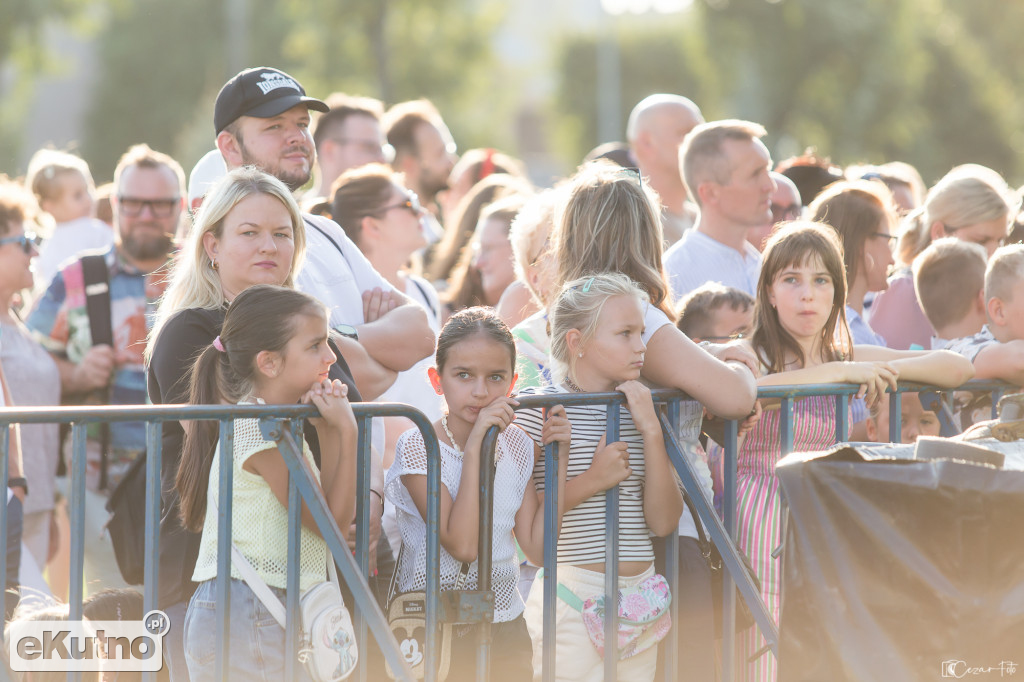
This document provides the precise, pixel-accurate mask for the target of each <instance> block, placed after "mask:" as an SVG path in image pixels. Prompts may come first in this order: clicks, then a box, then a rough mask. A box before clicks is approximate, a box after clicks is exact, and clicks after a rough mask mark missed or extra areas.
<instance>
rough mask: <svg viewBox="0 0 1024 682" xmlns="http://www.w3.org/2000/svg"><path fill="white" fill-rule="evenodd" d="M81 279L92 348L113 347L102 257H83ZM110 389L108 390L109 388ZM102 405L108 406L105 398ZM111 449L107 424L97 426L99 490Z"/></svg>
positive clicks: (106, 273)
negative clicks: (98, 432) (102, 345)
mask: <svg viewBox="0 0 1024 682" xmlns="http://www.w3.org/2000/svg"><path fill="white" fill-rule="evenodd" d="M82 280H83V283H84V284H85V312H86V315H87V316H88V318H89V334H90V336H91V337H92V345H94V346H98V345H100V344H106V345H108V346H110V347H111V348H113V347H114V329H113V322H112V320H111V313H110V269H109V268H108V267H107V260H106V258H104V256H103V255H102V254H90V255H88V256H83V257H82ZM108 390H109V389H108ZM102 402H104V403H109V402H110V401H109V400H106V399H104V400H103V401H102ZM109 450H110V424H109V423H108V422H102V423H101V424H100V480H99V488H100V490H106V489H107V459H108V451H109Z"/></svg>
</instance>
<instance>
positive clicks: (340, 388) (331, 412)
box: [300, 379, 358, 433]
mask: <svg viewBox="0 0 1024 682" xmlns="http://www.w3.org/2000/svg"><path fill="white" fill-rule="evenodd" d="M300 402H301V403H302V404H304V405H309V404H312V405H315V406H316V408H317V409H318V410H320V416H319V417H314V418H312V419H310V420H309V422H310V424H312V425H313V426H314V428H317V429H321V428H325V427H331V428H335V429H337V430H338V431H339V432H341V433H354V432H355V431H356V429H357V428H358V427H357V426H356V417H355V414H353V412H352V404H351V403H350V402H349V401H348V386H346V385H345V384H344V383H342V381H341V380H339V379H335V380H333V381H331V380H329V379H324V380H323V381H319V382H317V383H315V384H313V386H312V387H311V388H310V389H309V390H308V391H306V394H305V395H304V396H302V400H300Z"/></svg>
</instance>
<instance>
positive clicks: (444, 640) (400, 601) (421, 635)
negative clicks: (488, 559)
mask: <svg viewBox="0 0 1024 682" xmlns="http://www.w3.org/2000/svg"><path fill="white" fill-rule="evenodd" d="M404 551H405V548H404V547H403V548H402V549H401V550H399V553H398V561H396V562H395V573H394V575H392V576H391V587H390V589H389V590H388V592H389V594H388V627H389V628H390V629H391V634H392V635H394V637H395V641H396V642H398V644H399V647H400V648H401V652H402V657H403V658H404V659H405V662H406V663H408V664H409V667H410V668H412V674H413V676H415V677H416V679H420V680H422V679H423V678H424V677H425V676H426V672H425V671H426V668H427V665H426V660H425V658H426V652H427V593H426V592H424V591H422V590H417V591H413V592H402V593H401V594H395V586H396V585H397V583H398V567H399V566H401V565H402V552H404ZM468 575H469V564H466V563H463V564H461V565H460V567H459V575H458V577H457V578H456V579H455V589H456V590H461V589H462V588H463V587H464V586H465V583H466V578H467V576H468ZM440 626H441V633H440V634H441V637H440V640H439V646H438V648H437V649H438V650H437V658H438V667H437V678H436V679H437V680H438V682H444V680H445V679H447V677H448V671H449V668H450V667H451V651H452V623H444V622H442V623H440ZM385 668H386V670H387V673H388V675H389V676H390V677H391V679H398V675H396V674H395V672H394V671H393V670H391V665H390V664H388V663H386V662H385Z"/></svg>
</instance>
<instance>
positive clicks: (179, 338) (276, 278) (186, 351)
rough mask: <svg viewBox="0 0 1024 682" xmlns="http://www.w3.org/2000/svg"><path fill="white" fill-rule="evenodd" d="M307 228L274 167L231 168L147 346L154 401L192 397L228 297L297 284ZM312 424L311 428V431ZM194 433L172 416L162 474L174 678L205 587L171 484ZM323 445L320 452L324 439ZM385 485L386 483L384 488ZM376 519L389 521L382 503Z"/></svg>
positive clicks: (164, 575) (163, 592)
mask: <svg viewBox="0 0 1024 682" xmlns="http://www.w3.org/2000/svg"><path fill="white" fill-rule="evenodd" d="M305 236H306V235H305V226H304V224H303V221H302V217H301V214H300V213H299V207H298V205H297V204H296V203H295V199H293V198H292V195H291V192H290V191H289V190H288V188H287V187H285V185H284V184H283V183H282V182H281V181H280V180H277V179H276V178H274V177H273V176H271V175H267V174H266V173H263V172H262V171H259V170H256V169H254V168H240V169H237V170H234V171H232V172H230V173H228V174H227V176H225V177H224V178H223V179H222V180H221V181H220V182H219V183H218V184H217V185H216V186H215V187H214V188H213V189H212V190H211V191H210V193H209V195H207V197H206V199H205V200H204V202H203V205H202V208H201V209H200V211H199V215H198V216H197V219H196V225H195V227H194V228H193V230H192V232H191V233H190V234H189V237H188V241H187V242H186V243H185V245H184V247H183V248H182V250H181V255H180V256H179V258H178V262H177V263H176V264H175V267H174V271H173V273H172V275H171V282H170V284H169V285H168V287H167V291H166V293H165V296H164V298H163V300H162V302H161V305H160V309H159V311H158V313H157V321H156V324H155V325H154V327H153V333H152V334H151V336H150V340H149V344H148V347H147V353H148V356H149V357H148V359H149V376H148V384H149V386H148V389H149V398H150V401H151V402H152V403H153V404H154V405H157V404H162V403H175V404H177V403H184V402H188V395H189V394H188V391H189V386H188V379H187V376H188V369H189V368H190V367H191V366H192V364H193V361H194V360H195V358H196V356H197V355H198V353H199V352H200V351H202V349H204V348H206V347H207V346H209V345H210V344H211V343H212V342H213V340H214V338H216V337H217V336H218V335H219V334H220V332H221V326H222V325H223V323H224V315H225V313H226V311H227V308H228V304H229V303H230V302H231V301H232V300H234V299H235V297H236V296H237V295H238V294H240V293H242V292H243V291H244V290H246V289H248V288H249V287H251V286H253V285H256V284H276V285H279V286H286V287H293V286H294V280H295V273H296V272H297V271H298V269H299V267H300V266H301V264H302V259H303V254H304V252H305V248H306V239H305ZM339 346H341V344H339ZM342 348H343V350H342V353H339V354H338V355H339V360H338V363H336V364H334V365H332V367H331V374H330V377H331V379H332V380H333V379H340V380H342V381H343V382H345V384H346V385H347V386H348V396H349V399H351V400H353V401H356V400H359V399H360V398H359V392H358V391H357V390H356V388H355V381H354V380H353V378H352V376H351V373H350V371H349V368H348V366H347V365H346V363H345V359H342V358H341V355H342V354H344V356H345V357H346V358H347V359H349V360H352V359H353V356H352V355H351V354H350V350H355V349H357V348H360V346H359V344H358V343H355V342H352V343H351V344H348V343H346V344H344V346H342ZM356 357H358V356H356ZM356 362H358V363H360V364H361V369H362V370H363V372H364V374H366V375H367V376H370V375H369V373H368V371H367V368H369V367H371V366H372V364H373V361H372V360H370V358H369V357H368V356H365V354H364V356H363V357H362V358H360V359H359V360H357V361H356ZM377 367H378V373H380V374H381V375H382V376H384V377H385V378H384V379H383V380H378V384H372V383H371V384H369V385H379V384H382V383H384V382H385V381H386V382H387V383H390V381H393V380H394V374H393V373H392V374H391V376H390V378H387V377H386V373H385V372H384V371H383V369H382V368H380V366H379V365H377ZM311 431H312V429H307V433H309V432H311ZM184 439H185V433H184V430H183V428H182V425H181V423H180V422H164V424H163V437H162V443H163V445H162V449H163V462H162V473H161V478H162V489H163V490H164V491H168V492H165V495H167V496H168V497H167V498H165V500H164V509H165V513H164V515H163V519H162V521H161V531H160V595H159V600H158V606H159V608H161V609H163V610H164V611H165V612H166V613H167V614H168V616H169V617H170V619H171V623H172V626H171V631H170V633H169V636H170V640H169V643H168V649H169V655H168V660H169V662H170V668H171V674H172V678H173V679H187V677H180V675H181V673H182V672H183V671H184V670H185V660H184V650H183V648H182V646H183V645H182V631H181V624H183V623H184V620H185V609H186V607H187V606H188V601H189V598H190V597H191V596H192V593H193V591H194V590H195V583H193V582H192V574H193V570H194V568H195V563H196V557H197V556H198V553H199V540H200V535H199V534H198V533H189V532H187V531H186V530H185V529H184V528H183V527H182V526H181V523H180V521H179V518H178V514H177V511H176V506H177V499H176V496H174V495H173V493H172V492H170V491H173V489H174V480H175V475H176V473H177V470H178V463H179V461H180V459H181V454H182V451H183V447H184ZM313 449H314V452H319V450H318V449H317V446H316V445H313ZM381 479H382V477H381ZM380 489H381V483H378V485H377V487H376V490H378V491H379V490H380ZM371 497H374V496H371ZM168 510H170V512H169V513H168ZM371 518H375V519H379V518H380V509H378V510H377V513H376V514H371ZM175 624H177V626H175Z"/></svg>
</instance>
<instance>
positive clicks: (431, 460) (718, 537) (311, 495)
mask: <svg viewBox="0 0 1024 682" xmlns="http://www.w3.org/2000/svg"><path fill="white" fill-rule="evenodd" d="M856 390H857V387H856V386H852V385H846V384H827V385H813V386H807V385H805V386H776V387H771V388H765V389H761V390H760V391H759V392H758V397H759V398H761V399H778V400H779V401H780V408H779V409H780V410H781V416H780V443H781V454H782V455H786V454H788V453H789V452H791V451H792V449H793V442H794V436H793V408H794V403H795V402H796V401H798V400H799V399H801V398H804V397H809V396H821V395H826V396H836V398H837V400H836V408H835V409H836V412H835V414H836V420H835V421H836V440H837V442H840V441H844V440H846V436H847V432H848V427H849V424H848V419H847V409H848V405H849V399H850V396H852V395H853V394H854V393H855V392H856ZM955 390H958V391H959V390H970V391H980V392H988V393H991V394H992V414H993V416H995V405H996V403H997V402H998V399H999V397H1000V396H1001V395H1003V393H1005V392H1007V391H1009V390H1013V387H1011V386H1010V385H1008V384H1005V383H1003V382H995V381H972V382H969V383H967V384H965V385H964V386H962V387H959V388H958V389H955ZM909 391H923V392H925V393H933V394H934V395H935V396H936V398H937V399H938V400H939V402H941V403H942V404H943V405H944V406H945V408H946V410H947V411H948V403H949V396H951V395H952V393H953V391H952V390H948V389H939V388H936V387H930V386H924V385H920V384H901V385H900V386H899V389H898V390H897V391H895V392H893V393H892V394H891V395H890V399H889V408H890V419H889V429H890V439H891V440H893V441H897V442H898V441H899V440H900V403H901V394H902V393H904V392H909ZM652 395H653V397H654V399H655V401H656V402H657V403H658V404H661V405H667V406H668V410H667V416H666V415H664V414H663V415H661V423H662V429H663V433H664V434H665V439H666V446H667V450H668V453H669V457H670V459H671V461H672V464H673V466H674V467H675V469H676V471H677V473H678V474H679V478H680V480H681V481H682V484H683V486H684V488H685V490H686V492H687V494H688V503H689V504H692V505H693V506H694V509H695V511H696V512H697V514H698V516H699V518H700V519H701V521H702V522H703V524H704V526H705V527H706V528H707V529H708V534H709V535H710V538H711V540H712V541H713V542H714V543H715V544H716V546H717V547H718V548H719V551H720V553H721V554H722V559H723V563H724V566H725V568H726V569H727V570H726V571H725V573H724V575H723V578H724V580H723V590H724V593H723V619H722V621H723V622H722V628H723V633H722V652H723V655H722V672H723V679H724V680H732V679H733V678H734V676H735V672H736V671H735V670H734V663H735V657H734V653H733V652H734V632H735V620H734V619H735V603H736V602H735V599H736V591H735V590H734V589H733V584H734V583H733V576H740V580H739V582H738V583H736V584H735V587H736V589H738V591H739V593H740V596H741V597H742V598H743V599H744V600H745V601H746V603H747V605H748V607H749V608H750V611H751V613H752V614H753V616H754V619H755V622H756V625H757V627H758V629H759V631H760V632H761V634H762V636H764V638H765V640H766V641H767V642H768V645H769V648H770V649H771V650H772V653H773V654H775V652H776V647H777V642H778V630H777V627H776V625H775V623H774V621H773V620H772V618H771V616H770V615H769V613H768V610H767V607H766V606H765V603H764V602H763V601H762V599H761V596H760V594H759V592H758V590H757V589H756V587H755V586H754V584H753V582H752V581H750V580H749V579H747V578H746V576H745V573H744V572H743V571H742V570H741V568H740V566H741V560H740V558H739V554H738V553H737V551H736V547H735V544H734V538H735V534H736V463H737V432H738V423H737V422H736V421H727V422H726V423H725V438H724V442H723V443H721V445H722V446H723V449H724V464H725V466H724V470H725V481H724V485H725V490H724V509H723V516H722V518H719V516H718V515H717V514H716V513H715V512H714V509H713V507H712V505H711V502H710V501H709V500H708V499H707V498H706V497H705V496H704V494H703V492H702V491H701V490H700V488H699V485H698V482H697V475H696V472H694V471H693V469H692V466H691V465H690V463H689V462H688V460H687V458H686V457H685V456H684V453H683V449H682V446H681V444H680V443H679V441H678V438H677V434H678V417H679V409H678V406H679V405H680V403H681V402H682V401H684V400H688V398H687V397H686V396H685V395H684V394H682V393H680V392H677V391H665V390H659V391H654V392H652ZM623 400H624V397H623V396H622V394H620V393H592V394H568V395H566V394H562V395H537V396H521V397H520V405H519V408H518V409H520V410H522V409H528V408H547V407H551V406H553V405H557V404H561V405H565V406H571V405H606V406H608V407H609V408H612V409H608V410H607V423H606V438H607V442H609V443H610V442H614V441H615V440H617V439H618V436H619V434H618V432H619V423H618V414H619V411H618V409H617V408H618V406H619V405H621V404H622V402H623ZM353 407H354V411H355V414H356V418H357V421H358V424H359V445H358V455H357V456H358V464H357V470H358V472H359V477H358V479H357V481H356V488H357V489H356V493H357V515H356V524H357V532H356V549H355V556H354V557H353V556H352V553H351V552H350V551H349V550H348V546H347V543H346V542H345V540H344V537H343V535H342V533H341V530H340V529H339V528H338V527H337V524H336V523H335V521H334V518H333V516H332V515H331V513H330V511H329V509H328V507H327V505H326V500H325V499H324V497H323V494H322V492H321V491H320V488H319V486H318V485H317V484H316V482H315V479H314V478H313V474H312V471H311V470H310V468H309V466H308V464H307V463H306V462H305V459H304V458H303V457H302V456H301V447H300V443H301V431H302V422H301V420H302V419H304V418H309V417H314V416H316V415H317V412H316V410H315V408H312V407H309V406H273V405H271V406H257V405H253V406H216V407H213V406H174V407H170V406H138V407H117V408H115V407H97V408H87V409H75V408H39V409H32V410H27V409H14V408H7V409H2V410H0V469H2V473H3V475H4V476H5V477H6V476H8V449H9V444H10V441H9V429H8V428H7V427H8V426H10V425H12V424H19V423H71V424H72V446H73V456H72V462H71V467H70V476H71V481H70V483H71V487H70V489H71V494H70V497H71V499H70V511H71V525H72V529H71V539H72V547H71V571H70V573H71V581H70V593H69V619H71V620H79V619H81V617H82V608H83V596H84V595H83V580H82V578H83V562H84V548H85V537H84V495H85V444H86V426H87V425H88V424H90V423H96V422H114V421H121V422H124V421H142V422H146V429H147V454H146V457H147V476H146V509H145V527H146V544H145V553H146V555H145V570H144V586H143V603H144V612H148V611H150V610H152V609H154V608H156V605H157V588H158V578H159V575H158V574H159V566H158V549H159V532H160V529H159V521H160V514H161V511H162V510H161V506H160V505H161V503H160V471H161V467H160V463H161V456H162V453H161V435H162V434H161V424H162V423H163V422H165V421H185V420H204V419H207V420H218V421H220V423H221V428H220V432H221V452H222V456H221V458H220V466H221V468H220V479H219V485H220V499H221V500H226V501H227V503H226V504H221V505H220V507H219V509H218V524H219V525H218V537H219V538H226V537H231V491H232V481H231V479H232V469H231V462H232V460H233V458H232V456H231V443H232V439H233V423H232V421H233V420H234V419H237V418H258V419H260V420H261V429H262V431H263V434H264V437H266V438H268V439H271V440H274V441H276V442H277V443H278V446H279V448H280V450H281V452H282V454H283V456H284V458H285V462H286V463H287V465H288V469H289V473H290V476H289V491H288V502H289V504H288V510H289V532H288V543H289V544H288V566H289V569H288V578H287V581H288V583H287V584H288V589H287V596H286V607H287V612H288V614H290V616H291V617H289V618H288V619H287V621H286V641H287V642H288V643H289V648H290V649H291V653H290V655H288V656H287V657H286V661H287V665H288V666H289V668H288V669H287V670H286V677H287V678H288V679H291V678H292V677H293V676H294V673H295V672H296V671H295V669H294V665H296V662H297V657H296V656H295V655H294V652H295V651H296V647H297V645H298V636H299V629H298V628H297V627H296V624H297V620H296V618H297V617H298V614H299V587H298V586H299V572H298V570H297V566H298V560H299V542H298V540H299V528H300V523H301V521H300V510H301V505H300V504H299V502H300V499H301V500H303V501H305V503H306V504H307V506H308V508H309V509H310V512H311V513H312V515H313V517H314V520H315V521H316V523H317V526H318V527H319V529H320V531H321V534H322V535H323V537H324V539H325V540H326V542H327V545H328V549H329V550H330V552H331V554H332V555H333V557H334V560H335V561H336V562H337V563H338V565H339V567H340V569H341V574H342V576H343V578H344V580H345V581H346V583H347V584H348V585H349V587H350V589H351V590H352V593H353V596H354V601H355V604H354V605H351V604H350V606H354V607H355V608H354V609H353V613H354V617H355V625H356V633H357V640H358V645H359V647H360V652H361V653H362V652H365V651H366V647H365V644H366V643H367V641H368V640H367V634H368V629H369V630H370V631H372V634H373V635H374V638H375V639H376V641H377V643H378V645H379V646H380V647H381V649H382V651H383V653H384V656H385V658H386V659H387V661H388V663H389V664H390V665H391V667H392V670H395V671H399V675H400V676H401V677H402V678H403V679H406V680H412V679H413V678H412V674H411V671H410V669H409V668H408V666H407V664H406V662H405V660H404V659H403V657H402V654H401V651H400V650H399V647H398V645H397V643H396V642H395V640H394V638H393V637H392V636H391V633H390V631H389V630H388V627H387V622H386V619H385V617H384V614H383V613H382V612H381V610H380V608H379V606H378V605H377V604H376V601H375V599H374V597H373V595H372V592H371V590H370V588H369V586H368V584H367V582H366V577H365V576H366V575H367V574H368V572H369V549H368V547H369V517H368V511H369V489H370V436H371V419H372V418H373V417H377V416H405V417H408V418H409V419H411V420H412V421H413V422H414V424H415V426H416V427H417V428H418V429H419V430H420V431H421V432H422V433H423V435H424V443H425V444H426V448H427V460H428V465H427V471H428V479H427V492H428V505H427V524H426V526H427V532H428V539H427V540H428V541H427V556H426V573H427V575H426V580H427V584H426V590H425V591H426V621H427V633H426V651H425V652H424V654H425V655H424V659H425V663H426V671H427V672H426V675H427V676H426V679H427V680H428V681H432V680H434V679H435V678H436V673H435V671H436V662H437V660H438V658H437V657H438V644H439V627H438V625H439V623H440V619H441V617H442V613H441V611H442V609H441V600H440V571H439V566H440V542H439V536H438V530H437V529H438V526H439V519H440V452H439V447H438V443H437V438H436V436H435V435H434V430H433V427H432V426H431V424H430V423H429V421H428V420H427V419H426V417H425V416H424V415H423V414H422V413H420V412H418V411H417V410H415V409H413V408H411V407H409V406H406V405H399V404H357V405H354V406H353ZM496 436H497V430H496V429H491V430H490V431H489V432H488V434H487V437H486V439H485V441H484V445H485V447H484V448H483V455H482V458H483V460H484V461H482V462H481V468H480V470H481V482H480V485H481V488H480V490H481V504H480V508H481V516H482V518H481V524H480V542H479V552H478V554H479V564H478V575H479V580H480V583H479V585H478V591H479V592H480V593H483V594H487V593H488V592H489V591H490V588H491V585H490V576H491V570H490V568H491V567H490V563H491V549H490V548H491V516H490V514H491V508H492V507H491V503H492V500H493V457H494V445H495V443H496ZM553 447H554V446H548V447H547V448H546V449H545V454H544V456H545V458H546V462H547V467H546V476H547V479H546V482H545V486H546V487H545V489H546V491H547V494H546V495H545V531H546V532H545V539H544V557H545V562H544V563H545V566H546V570H545V572H544V578H543V581H544V582H543V590H544V603H545V610H544V634H545V636H544V648H543V652H542V660H543V670H542V675H543V679H545V680H551V679H554V670H555V664H556V660H555V648H554V641H555V638H554V636H553V633H554V603H555V599H556V598H557V597H556V590H557V562H556V560H555V557H556V547H557V538H556V537H555V534H554V529H555V510H556V509H557V503H558V502H557V486H556V483H555V476H556V471H557V467H556V466H555V465H554V463H553ZM224 453H226V454H224ZM486 474H490V476H487V475H486ZM618 503H619V500H618V490H617V488H613V489H611V490H609V491H608V494H607V496H606V510H605V511H606V519H616V518H617V516H618ZM606 528H607V531H606V536H605V546H606V557H607V565H608V571H607V572H606V574H605V592H606V595H615V594H616V592H617V584H618V528H617V524H616V523H611V522H609V523H607V524H606ZM6 541H7V507H6V505H0V546H3V547H6ZM677 543H678V537H677V536H676V534H675V533H672V534H670V535H669V536H668V537H667V538H666V544H667V547H666V574H667V575H666V578H667V579H668V581H669V585H670V589H671V590H672V592H673V593H676V591H677V588H678V566H677V561H678V549H677ZM217 561H218V570H217V573H218V578H217V580H218V584H217V590H218V602H219V606H220V611H219V621H218V631H217V638H218V647H217V650H218V656H217V660H216V665H217V669H218V670H220V671H221V674H222V676H226V673H227V670H228V668H227V666H228V663H229V660H230V650H229V648H228V638H227V633H228V613H229V600H230V596H229V591H228V585H229V580H230V544H226V543H224V542H220V543H219V546H218V557H217ZM396 570H397V567H396ZM6 582H7V565H6V562H0V585H6ZM485 601H486V600H485ZM609 603H611V602H609ZM672 608H673V614H672V615H673V619H674V621H675V619H676V617H677V608H678V604H677V603H676V602H675V600H673V606H672ZM476 615H477V616H481V618H480V628H479V646H478V649H477V670H478V678H479V679H481V680H486V679H489V675H488V665H489V658H490V627H489V625H490V623H489V618H487V617H482V616H486V615H487V611H486V609H484V610H479V609H478V612H477V613H476ZM608 616H609V617H607V618H606V620H605V641H610V642H614V641H617V638H616V633H617V628H618V624H617V610H616V609H609V610H608ZM2 636H3V633H0V637H2ZM4 646H6V644H4ZM615 649H616V648H615V647H607V648H606V650H605V659H604V665H605V679H606V680H614V679H616V664H617V655H616V654H617V652H616V650H615ZM666 653H667V656H666V663H665V666H664V668H665V679H666V680H672V679H677V668H678V661H677V657H676V651H675V647H674V646H668V647H667V652H666ZM364 660H365V659H364ZM2 675H3V671H2V670H0V676H2ZM366 675H367V671H366V666H365V665H361V666H360V668H359V674H358V678H357V679H360V680H365V679H366ZM68 677H69V679H78V677H79V676H78V674H76V673H69V676H68ZM144 679H147V680H152V679H155V674H153V673H146V674H145V675H144Z"/></svg>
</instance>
